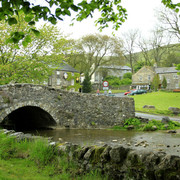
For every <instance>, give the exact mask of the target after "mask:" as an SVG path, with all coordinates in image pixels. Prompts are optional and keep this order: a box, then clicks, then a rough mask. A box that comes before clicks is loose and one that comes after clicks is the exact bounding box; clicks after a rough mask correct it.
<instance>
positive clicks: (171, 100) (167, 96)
mask: <svg viewBox="0 0 180 180" xmlns="http://www.w3.org/2000/svg"><path fill="white" fill-rule="evenodd" d="M131 97H133V98H134V101H135V110H136V111H141V112H147V113H155V114H165V115H172V113H171V112H170V111H169V110H168V108H169V107H178V108H180V93H173V92H161V91H159V92H152V93H147V94H142V95H136V96H131ZM144 105H153V106H155V108H156V109H155V110H153V109H146V108H143V106H144Z"/></svg>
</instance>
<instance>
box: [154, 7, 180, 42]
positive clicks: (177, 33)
mask: <svg viewBox="0 0 180 180" xmlns="http://www.w3.org/2000/svg"><path fill="white" fill-rule="evenodd" d="M157 14H158V20H159V22H160V24H161V29H162V30H163V31H167V32H168V34H170V35H171V36H174V37H175V38H177V39H178V40H180V19H179V15H180V14H179V12H176V11H175V10H174V9H169V8H164V9H161V10H159V11H158V12H157Z"/></svg>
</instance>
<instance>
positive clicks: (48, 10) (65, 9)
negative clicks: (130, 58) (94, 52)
mask: <svg viewBox="0 0 180 180" xmlns="http://www.w3.org/2000/svg"><path fill="white" fill-rule="evenodd" d="M0 2H1V7H0V20H6V21H7V22H8V23H9V25H13V24H17V22H18V19H17V17H15V16H18V15H19V13H22V12H23V13H24V14H25V17H24V20H25V21H26V22H27V23H28V24H29V25H35V23H36V22H38V21H39V20H40V19H43V20H45V21H49V22H51V23H52V24H56V23H57V20H61V21H63V19H64V16H72V12H73V14H75V17H72V19H74V20H77V21H82V20H83V19H86V18H87V17H92V16H93V13H94V11H95V10H98V11H99V12H100V17H99V18H98V19H97V20H96V24H97V25H99V29H100V30H102V29H103V28H105V27H108V26H109V23H112V24H113V29H115V30H117V29H118V28H119V27H120V25H121V24H122V23H123V22H124V21H125V19H126V18H127V14H126V9H125V8H123V7H122V6H121V0H103V1H99V0H91V1H85V0H81V1H79V3H75V2H74V1H73V0H68V1H65V0H43V1H41V2H39V4H37V2H38V1H37V2H36V1H33V0H16V1H14V0H0ZM29 31H32V32H34V33H35V34H36V35H38V34H39V31H38V30H36V29H35V28H34V27H32V28H31V29H30V30H29ZM27 35H28V33H26V34H25V33H24V32H23V31H15V32H12V34H11V38H10V40H11V41H12V42H15V43H17V42H19V41H20V40H22V39H23V40H24V42H26V41H27V40H26V36H27Z"/></svg>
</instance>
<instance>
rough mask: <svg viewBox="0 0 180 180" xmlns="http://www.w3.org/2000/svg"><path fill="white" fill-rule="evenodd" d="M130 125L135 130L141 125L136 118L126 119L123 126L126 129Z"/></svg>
mask: <svg viewBox="0 0 180 180" xmlns="http://www.w3.org/2000/svg"><path fill="white" fill-rule="evenodd" d="M130 125H133V126H134V127H135V128H136V129H138V128H139V127H140V125H141V121H140V120H139V119H137V118H129V119H126V120H125V122H124V125H123V126H124V127H125V128H127V127H128V126H130Z"/></svg>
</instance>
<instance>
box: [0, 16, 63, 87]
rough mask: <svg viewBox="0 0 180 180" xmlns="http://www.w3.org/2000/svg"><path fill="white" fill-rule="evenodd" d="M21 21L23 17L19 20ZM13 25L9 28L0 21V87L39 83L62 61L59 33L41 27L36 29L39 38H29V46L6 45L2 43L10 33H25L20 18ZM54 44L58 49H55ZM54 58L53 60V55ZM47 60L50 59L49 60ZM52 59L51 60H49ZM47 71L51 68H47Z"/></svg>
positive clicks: (61, 40) (4, 42) (26, 29)
mask: <svg viewBox="0 0 180 180" xmlns="http://www.w3.org/2000/svg"><path fill="white" fill-rule="evenodd" d="M21 17H23V14H22V16H21ZM18 23H19V24H18V26H17V25H12V26H9V25H8V24H7V23H6V22H3V21H1V23H0V29H1V31H3V34H2V33H1V34H0V84H6V83H9V82H11V81H15V82H26V83H30V82H31V83H43V82H44V81H46V82H47V79H48V77H49V75H50V74H52V71H53V70H54V69H55V68H56V67H57V66H58V65H59V64H60V63H61V62H62V60H63V59H64V55H63V52H64V51H65V49H66V48H63V44H65V39H64V38H62V36H59V30H58V29H57V28H55V27H53V26H47V25H44V26H43V27H41V28H40V29H39V31H40V32H41V34H40V35H39V36H38V37H37V36H35V35H33V34H32V35H31V36H29V38H31V42H29V43H28V44H24V45H25V46H22V45H20V43H18V44H9V43H8V44H7V43H6V39H7V37H9V35H10V32H11V31H14V30H16V29H17V28H19V29H22V30H24V31H28V30H29V27H28V25H27V23H26V22H24V20H23V18H22V19H20V17H19V21H18ZM57 44H58V46H57ZM54 54H56V56H57V55H58V57H57V58H54V57H55V55H54ZM50 56H51V57H50ZM52 56H54V57H53V58H52ZM50 67H51V68H50Z"/></svg>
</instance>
